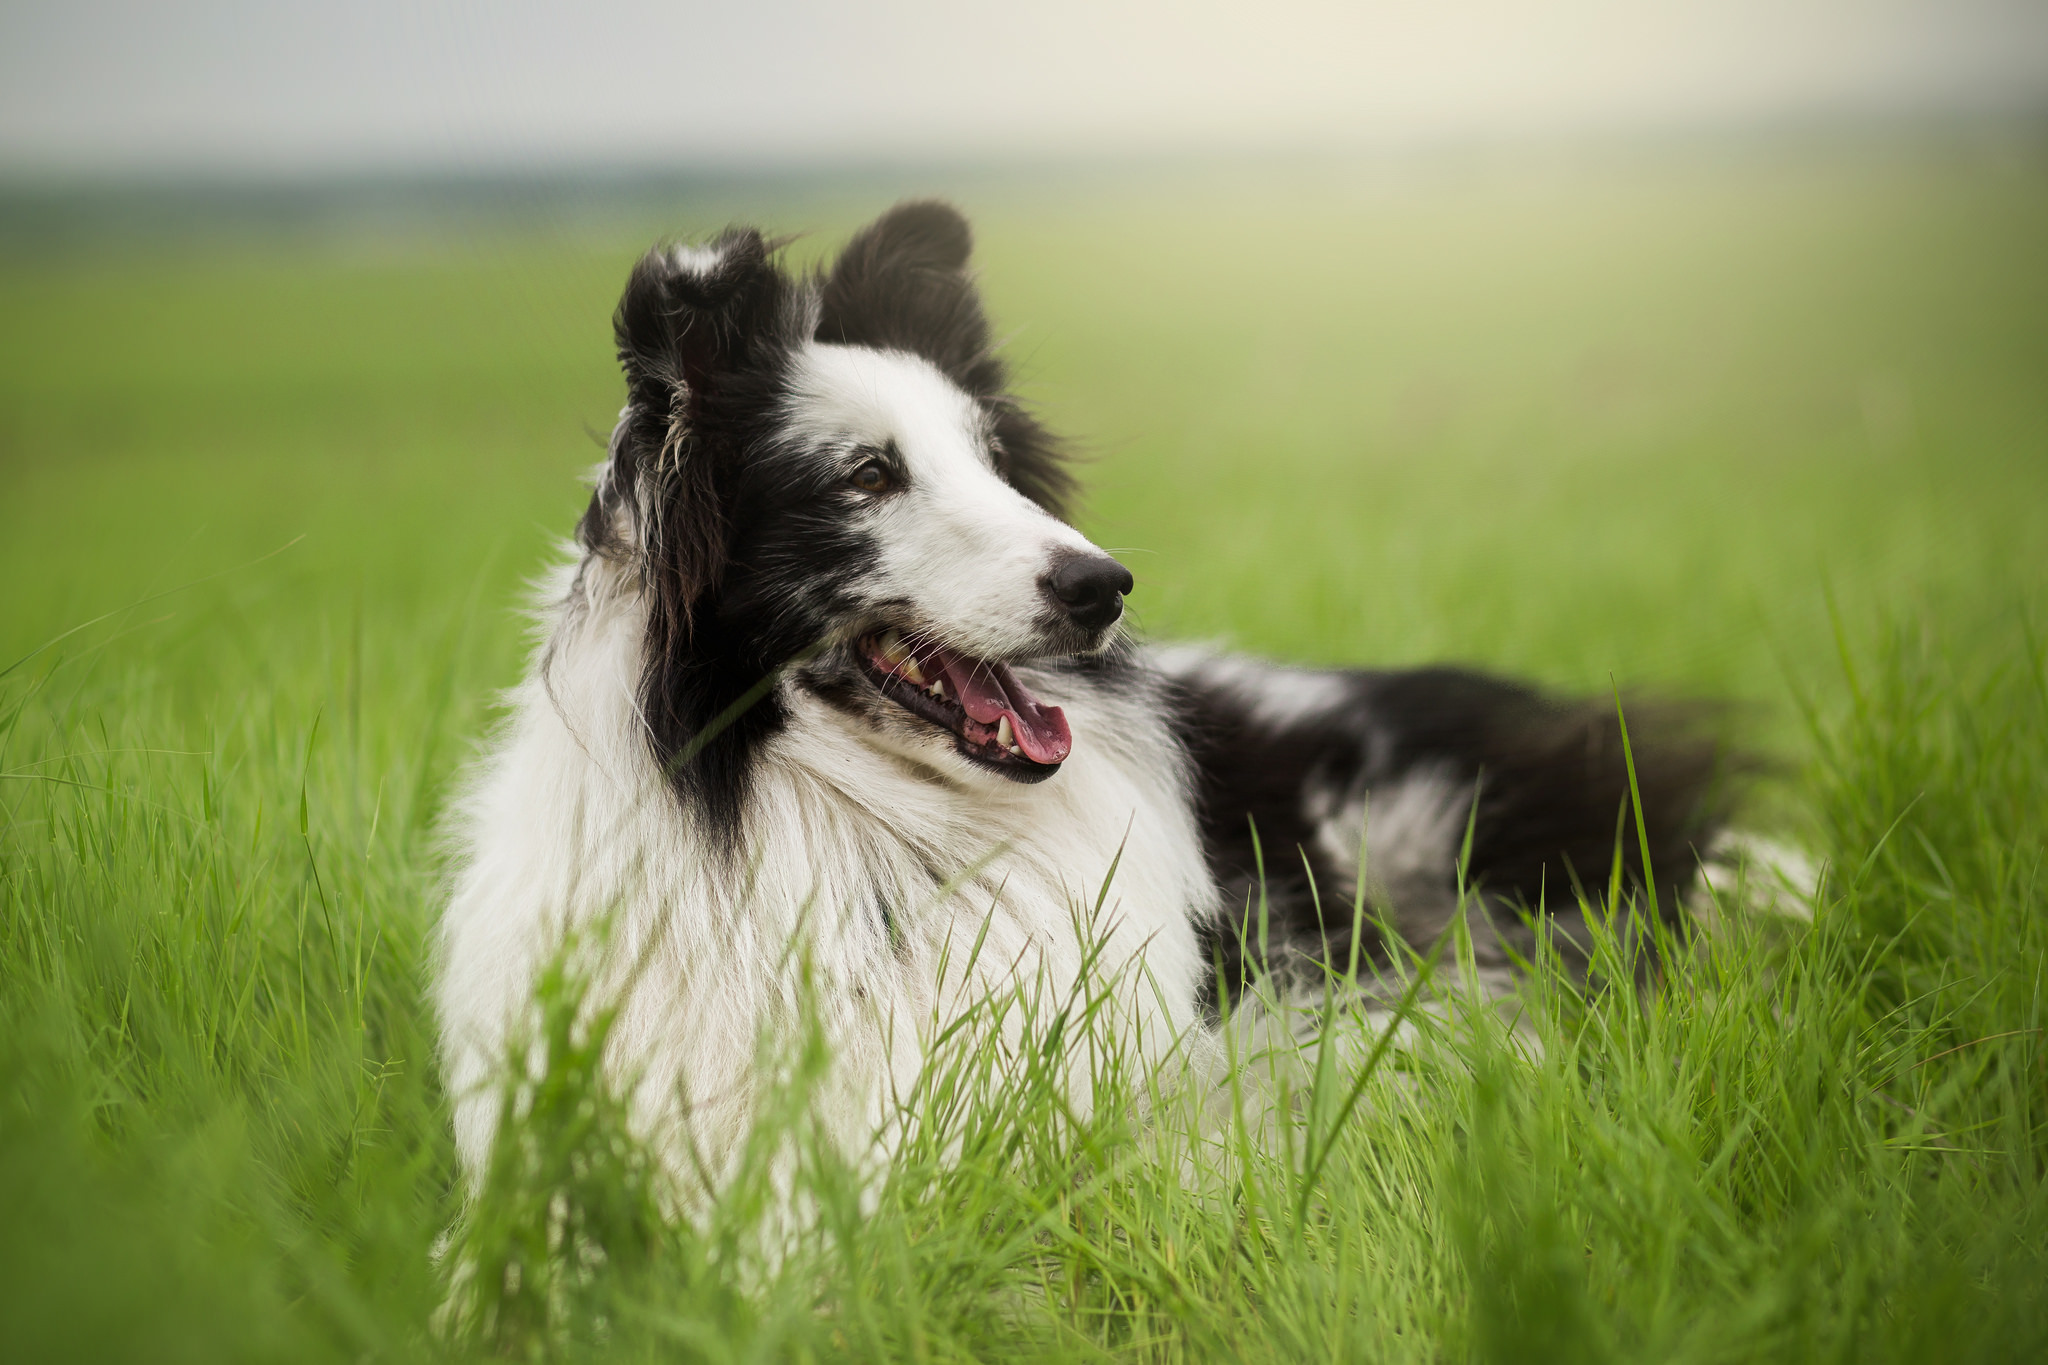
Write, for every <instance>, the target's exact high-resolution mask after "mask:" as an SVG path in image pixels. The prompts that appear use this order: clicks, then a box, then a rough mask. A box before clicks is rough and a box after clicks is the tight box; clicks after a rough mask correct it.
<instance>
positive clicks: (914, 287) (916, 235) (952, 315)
mask: <svg viewBox="0 0 2048 1365" xmlns="http://www.w3.org/2000/svg"><path fill="white" fill-rule="evenodd" d="M973 247H974V234H973V233H972V232H971V231H970V230H969V229H968V226H967V220H966V219H965V218H962V217H961V216H960V213H959V210H957V209H955V208H953V207H952V206H951V205H949V204H941V203H939V202H937V201H935V200H928V199H927V200H913V201H911V202H909V203H904V204H898V205H897V206H896V207H895V208H893V209H890V210H889V211H888V212H887V213H885V214H883V215H882V216H881V217H880V218H877V219H876V220H875V221H874V222H872V223H870V224H868V225H867V226H866V227H864V228H862V229H861V230H860V231H859V232H856V233H855V234H854V235H853V240H852V241H850V242H848V243H847V244H846V250H845V251H843V252H841V253H840V255H839V260H838V261H837V262H836V263H835V264H834V265H833V267H832V271H831V273H830V274H829V275H827V276H826V277H825V287H824V299H823V304H824V306H823V308H822V310H821V311H820V314H819V319H818V340H820V341H833V342H839V343H842V344H844V345H850V346H872V347H875V348H876V349H877V350H885V351H909V352H910V353H912V354H913V355H920V356H923V357H924V358H925V359H926V360H929V361H931V362H932V364H934V365H936V366H938V367H939V368H940V369H941V370H943V371H945V372H946V374H947V375H948V376H949V377H950V378H951V379H952V380H953V382H954V383H956V384H959V385H960V386H961V387H962V388H964V389H966V390H968V392H970V393H976V394H979V393H982V392H985V391H987V388H988V386H987V382H986V378H985V377H984V376H983V375H982V374H981V373H980V367H982V366H983V365H985V364H986V363H988V359H989V341H988V319H987V318H986V317H985V316H984V315H983V313H982V311H981V297H980V295H979V294H978V293H977V292H976V291H975V288H974V281H973V279H972V278H971V277H970V276H969V275H968V273H967V257H968V254H969V253H970V252H971V251H972V250H973ZM977 381H978V382H977ZM998 382H1000V381H999V380H998Z"/></svg>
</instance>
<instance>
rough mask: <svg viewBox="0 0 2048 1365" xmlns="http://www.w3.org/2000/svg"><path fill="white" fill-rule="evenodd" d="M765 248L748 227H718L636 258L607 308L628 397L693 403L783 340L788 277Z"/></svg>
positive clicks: (649, 402)
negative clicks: (709, 235) (704, 238)
mask: <svg viewBox="0 0 2048 1365" xmlns="http://www.w3.org/2000/svg"><path fill="white" fill-rule="evenodd" d="M772 251H773V247H772V246H771V244H770V243H769V242H767V241H766V240H764V239H763V238H762V236H761V234H760V233H759V232H757V231H755V230H754V229H753V228H727V229H726V230H725V231H724V232H723V233H721V234H719V236H718V237H717V238H715V239H714V240H713V241H711V242H710V243H709V244H708V245H705V246H666V247H656V248H655V249H654V250H652V251H650V252H648V253H647V254H646V255H645V256H643V257H641V258H640V262H639V264H638V265H636V266H634V267H633V273H632V276H631V277H630V278H629V279H628V280H627V281H626V292H625V293H624V294H623V295H621V296H620V298H619V307H618V311H617V312H616V313H614V314H613V315H612V332H613V335H614V337H615V338H616V340H617V342H618V348H619V364H620V366H621V367H622V368H623V369H624V370H625V372H626V386H627V394H628V398H629V400H630V401H631V402H633V403H636V404H644V405H646V406H647V407H649V408H650V409H659V410H663V411H666V410H667V409H668V408H669V407H670V406H672V405H673V404H675V403H676V402H678V401H687V402H689V403H690V404H691V405H692V406H701V405H702V403H703V401H704V400H706V399H709V398H711V397H713V396H714V395H715V394H716V393H717V392H718V391H719V390H721V389H722V388H723V387H724V381H725V379H726V378H727V377H728V376H730V375H732V374H735V373H739V372H743V371H746V370H748V369H752V368H756V367H757V366H758V365H759V364H760V363H761V362H762V361H763V360H764V359H765V358H766V357H765V356H764V354H763V353H764V352H772V351H774V350H777V349H781V348H786V347H787V345H788V344H789V340H790V338H788V337H787V336H786V335H784V332H785V330H786V329H785V327H784V326H783V325H782V324H784V323H785V321H786V320H787V316H788V313H789V309H790V303H791V292H792V288H793V286H792V284H791V282H790V280H789V278H788V277H787V276H786V275H784V274H783V273H782V271H780V270H779V269H777V268H776V266H775V263H774V261H773V260H772V259H771V253H772Z"/></svg>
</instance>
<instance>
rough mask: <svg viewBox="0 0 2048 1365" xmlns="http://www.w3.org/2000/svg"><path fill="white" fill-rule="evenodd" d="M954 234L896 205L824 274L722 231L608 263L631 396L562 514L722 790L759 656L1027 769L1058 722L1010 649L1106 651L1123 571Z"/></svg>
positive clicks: (724, 804)
mask: <svg viewBox="0 0 2048 1365" xmlns="http://www.w3.org/2000/svg"><path fill="white" fill-rule="evenodd" d="M969 244H970V238H969V233H968V228H967V224H966V222H965V221H964V220H963V219H962V218H961V217H960V215H959V214H958V213H956V212H954V211H953V210H952V209H950V208H948V207H946V206H944V205H941V204H935V203H909V204H903V205H900V206H898V207H897V208H895V209H892V210H891V211H890V212H888V213H887V214H884V215H883V216H882V217H881V218H880V219H878V220H877V221H876V222H874V223H873V224H871V225H869V226H868V227H867V228H865V229H863V230H862V231H861V232H860V233H858V234H857V235H856V236H855V237H854V239H853V240H852V241H851V242H850V243H849V244H848V245H847V247H846V249H845V251H844V252H843V253H842V254H841V255H840V257H839V259H838V261H837V262H836V263H834V264H833V265H832V267H831V268H830V269H829V270H828V271H825V272H823V273H820V274H815V275H811V276H808V277H802V278H799V277H795V276H792V275H791V274H789V273H788V272H786V271H784V270H783V269H782V268H781V267H780V265H779V264H778V263H777V261H776V259H775V249H774V246H773V245H772V244H770V243H768V242H766V241H764V240H763V239H762V237H761V235H760V234H759V233H758V232H755V231H752V230H750V229H731V230H728V231H727V232H725V233H724V234H723V235H721V236H719V237H718V238H716V239H715V240H713V241H712V242H710V243H709V244H707V245H703V246H680V247H666V248H658V249H656V250H655V251H652V252H650V253H648V255H647V256H646V257H645V258H643V259H642V260H641V261H640V263H639V265H638V266H636V267H635V268H634V271H633V274H632V277H631V279H630V280H629V281H628V283H627V286H626V292H625V295H624V297H623V298H622V299H621V300H620V302H619V308H618V313H617V315H616V318H615V320H614V321H615V328H616V332H617V337H618V347H619V359H620V362H621V364H622V365H623V366H624V368H625V372H626V384H627V406H626V409H625V412H624V413H623V414H622V416H621V417H620V420H619V424H618V428H617V430H616V431H615V432H614V433H613V436H612V441H611V454H610V459H609V462H608V464H607V466H606V468H605V471H604V473H603V475H602V477H601V478H600V480H599V484H598V488H597V491H596V493H595V495H594V496H593V498H592V500H591V505H590V510H589V512H588V513H586V515H585V516H584V519H583V523H582V526H581V528H580V537H581V539H582V541H583V543H584V545H585V547H586V548H587V549H589V550H590V551H592V552H593V553H597V554H602V555H606V556H609V557H612V558H614V559H616V560H620V561H623V562H626V563H629V564H630V565H631V566H632V567H633V568H634V570H635V571H636V572H637V574H638V578H639V582H640V586H641V590H642V592H643V593H644V594H645V595H646V597H647V599H648V605H649V619H648V626H647V636H646V642H645V659H644V671H643V676H642V680H641V702H642V705H643V708H644V711H645V715H646V719H647V723H648V726H649V731H650V736H651V738H652V741H653V743H654V745H655V748H656V752H657V755H658V757H659V758H660V759H661V760H662V762H663V763H664V764H666V765H667V766H668V768H669V770H670V772H671V774H672V776H673V778H674V780H675V781H676V782H677V783H678V784H679V785H680V786H681V787H682V789H683V790H685V791H686V792H689V793H691V794H694V795H697V796H699V797H702V798H707V799H709V800H710V801H711V803H712V804H713V806H714V807H715V808H718V810H717V812H716V813H719V814H723V815H725V816H728V817H736V814H737V805H738V799H739V795H740V790H741V788H742V787H743V784H744V780H745V776H744V764H745V761H746V757H747V753H748V751H749V748H750V743H751V741H753V740H756V739H758V738H759V737H761V736H763V735H764V734H767V733H770V732H772V730H773V729H774V728H775V727H776V726H778V725H780V724H781V723H783V721H784V720H785V719H786V715H785V709H784V708H783V707H782V705H781V704H780V701H779V699H778V697H777V695H776V692H775V690H774V688H773V687H772V686H770V687H768V688H767V689H766V691H765V693H764V691H763V687H762V684H763V682H764V680H766V679H769V678H771V677H774V676H777V675H778V674H781V675H785V676H787V677H788V678H789V679H791V683H790V685H795V686H803V687H807V688H809V689H811V690H812V691H813V692H815V693H817V694H818V695H819V696H822V697H824V698H826V699H827V700H828V701H830V702H831V703H832V704H833V705H835V706H837V707H839V708H840V709H841V710H842V711H844V712H846V713H848V714H850V715H853V716H855V717H856V718H858V720H859V721H860V722H861V723H862V724H863V725H864V726H865V732H866V733H868V734H870V735H871V737H872V739H873V741H874V742H875V743H876V744H877V745H878V746H880V747H882V748H885V749H888V750H891V751H894V752H896V753H898V754H901V755H903V756H906V757H910V758H913V759H917V760H920V761H924V762H927V763H930V764H932V765H933V766H937V767H940V768H941V769H950V770H952V771H953V772H955V773H956V774H957V775H959V776H961V777H963V778H968V779H973V778H976V777H979V776H981V775H983V774H995V775H1000V776H1001V777H1004V778H1009V779H1012V780H1017V781H1038V780H1041V779H1043V778H1045V777H1049V776H1051V775H1052V774H1053V773H1054V772H1055V771H1057V770H1058V768H1059V765H1060V763H1061V761H1062V760H1064V759H1065V758H1066V757H1067V754H1068V752H1069V750H1070V748H1071V747H1072V742H1073V741H1072V736H1071V735H1070V733H1069V731H1068V727H1067V724H1066V720H1065V718H1064V716H1063V715H1062V714H1061V712H1060V710H1059V708H1058V707H1055V706H1049V705H1046V704H1044V703H1042V702H1041V701H1040V700H1039V699H1038V698H1036V697H1034V696H1033V695H1032V694H1031V692H1030V691H1029V690H1028V689H1027V688H1026V687H1025V686H1024V685H1023V684H1022V683H1021V682H1020V681H1019V680H1018V678H1017V676H1016V674H1015V673H1014V672H1013V671H1012V670H1011V668H1010V665H1012V664H1015V663H1019V662H1023V661H1025V660H1031V659H1042V658H1047V657H1051V656H1062V655H1074V654H1086V653H1093V652H1098V651H1101V650H1102V649H1103V648H1104V647H1105V646H1107V645H1108V644H1109V643H1110V642H1111V640H1112V637H1113V636H1114V635H1115V633H1116V628H1117V622H1118V619H1119V617H1120V616H1121V614H1122V610H1123V594H1124V593H1126V592H1128V591H1129V590H1130V587H1131V577H1130V575H1129V573H1127V572H1126V571H1125V570H1124V568H1123V566H1122V565H1120V564H1118V563H1117V562H1116V561H1115V560H1114V559H1111V558H1110V557H1109V556H1108V555H1106V554H1104V553H1103V552H1102V551H1100V550H1098V549H1097V548H1096V547H1095V546H1093V545H1092V544H1090V543H1089V542H1088V540H1087V539H1086V538H1085V537H1083V536H1082V535H1081V534H1080V532H1078V531H1076V530H1075V529H1074V528H1073V527H1071V526H1069V525H1067V524H1066V522H1064V521H1063V520H1062V519H1061V516H1062V513H1063V511H1064V501H1065V499H1066V497H1067V495H1068V493H1069V492H1070V489H1071V484H1070V481H1069V479H1068V476H1067V474H1066V471H1065V470H1064V468H1063V467H1062V465H1061V463H1060V460H1059V455H1058V452H1057V450H1056V448H1055V446H1054V443H1053V441H1052V439H1051V438H1050V437H1049V436H1048V435H1047V433H1046V432H1045V431H1044V430H1043V429H1042V428H1041V427H1040V426H1039V425H1038V423H1037V422H1036V421H1034V420H1033V418H1032V417H1031V416H1030V414H1029V413H1027V412H1026V411H1025V410H1024V409H1023V408H1022V407H1021V406H1020V405H1019V404H1018V402H1017V401H1016V400H1015V399H1014V398H1013V397H1012V396H1011V395H1010V394H1009V392H1008V390H1007V377H1006V375H1005V372H1004V368H1003V365H1002V363H1001V361H1000V360H998V359H997V358H996V356H995V355H994V353H993V351H992V349H991V344H990V339H989V329H988V322H987V319H986V317H985V315H984V314H983V311H982V308H981V302H980V299H979V297H978V295H977V293H976V291H975V289H974V285H973V283H972V280H971V278H970V276H969V274H968V270H967V259H968V251H969ZM707 736H709V737H708V738H707Z"/></svg>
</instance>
